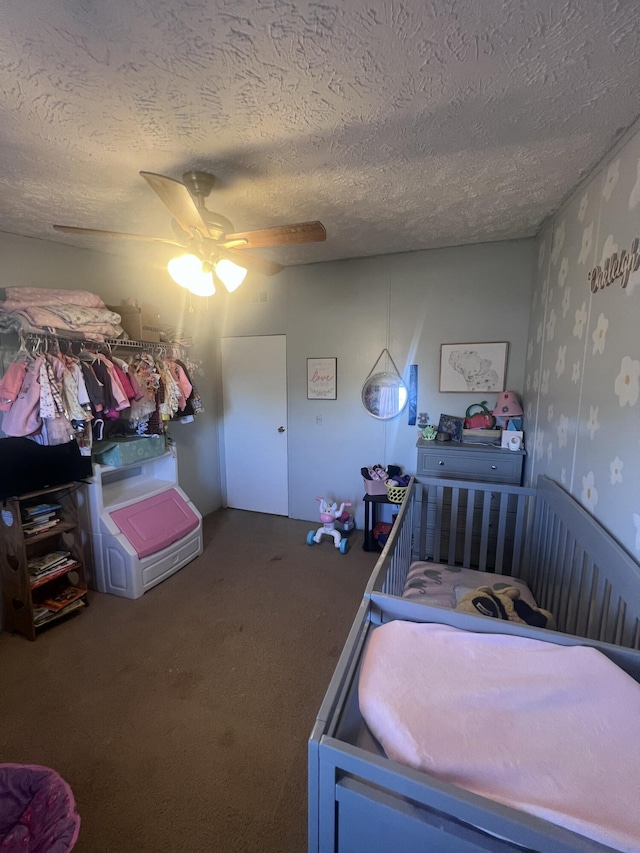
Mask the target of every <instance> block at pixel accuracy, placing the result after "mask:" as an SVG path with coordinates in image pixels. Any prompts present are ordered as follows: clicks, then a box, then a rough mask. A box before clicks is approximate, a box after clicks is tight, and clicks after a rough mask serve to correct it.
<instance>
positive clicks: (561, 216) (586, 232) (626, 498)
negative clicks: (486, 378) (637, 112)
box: [524, 125, 640, 558]
mask: <svg viewBox="0 0 640 853" xmlns="http://www.w3.org/2000/svg"><path fill="white" fill-rule="evenodd" d="M636 238H640V130H639V129H638V125H636V127H635V132H634V130H632V131H631V132H630V133H629V134H628V135H627V136H626V138H625V139H624V140H622V141H621V143H620V144H619V145H618V146H616V148H615V149H614V150H613V151H612V152H611V154H610V155H609V156H608V157H607V158H606V159H605V160H604V161H603V163H602V164H601V165H600V166H599V167H598V168H597V169H596V171H595V172H594V173H593V174H592V175H591V176H590V178H589V179H588V181H586V182H585V183H584V184H583V185H582V186H581V187H580V188H579V189H578V190H577V191H576V192H575V193H574V194H573V196H572V197H571V198H570V199H569V200H568V201H567V203H566V204H565V205H564V206H563V207H562V208H561V210H560V211H559V212H558V213H557V214H556V216H554V217H553V219H552V220H550V221H549V222H547V223H546V226H545V227H544V228H543V229H542V231H541V234H540V236H539V239H538V246H537V250H536V258H537V264H536V267H537V269H536V275H535V288H534V292H533V299H532V310H531V327H530V332H529V343H528V348H527V367H526V380H525V400H524V402H525V410H526V425H527V429H528V432H529V435H530V441H529V447H530V450H531V451H532V452H531V453H530V455H529V457H528V459H527V467H526V471H527V477H528V479H529V480H530V481H535V479H536V478H537V476H538V475H539V474H545V475H547V476H549V477H551V478H552V479H554V480H556V481H557V482H560V483H561V484H562V485H563V486H565V488H567V489H568V490H569V491H570V492H571V494H573V495H574V497H575V498H576V499H577V500H579V501H581V503H582V504H583V505H584V506H585V507H586V508H587V509H588V510H589V511H590V512H592V513H593V514H594V515H595V517H596V518H597V519H598V520H599V521H600V522H601V523H602V524H603V525H604V526H605V527H606V528H607V529H608V530H609V531H610V532H611V533H612V534H613V535H614V536H615V537H616V538H617V539H618V540H619V541H620V542H621V544H622V545H624V546H625V547H626V548H627V549H628V550H629V551H630V553H632V554H634V555H635V556H636V558H638V557H639V556H640V493H639V491H638V483H639V482H640V448H639V446H638V443H639V439H640V430H639V420H638V417H639V415H640V335H639V334H638V327H639V321H640V270H638V271H636V272H635V273H633V274H632V275H631V277H630V279H629V283H628V285H627V287H626V288H621V287H620V279H618V281H616V282H614V283H613V284H611V285H610V286H609V287H606V288H605V289H603V290H600V291H599V292H597V293H592V292H591V288H590V283H589V280H588V277H587V276H588V273H589V272H590V271H591V269H592V268H593V267H594V266H596V265H601V264H602V262H603V261H604V259H606V258H608V257H610V256H611V255H612V253H613V252H616V251H617V252H618V254H619V253H620V252H621V251H623V250H624V251H627V252H629V250H630V248H631V244H632V242H633V240H634V239H636Z"/></svg>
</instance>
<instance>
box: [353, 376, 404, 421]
mask: <svg viewBox="0 0 640 853" xmlns="http://www.w3.org/2000/svg"><path fill="white" fill-rule="evenodd" d="M408 399H409V390H408V388H407V386H406V384H405V383H404V381H403V379H402V377H401V376H399V375H398V374H397V373H374V374H373V376H369V377H367V380H366V382H365V383H364V385H363V386H362V405H363V406H364V407H365V409H366V410H367V411H368V412H369V414H370V415H372V416H373V417H374V418H380V420H387V419H388V418H395V417H396V415H399V414H400V412H401V411H402V410H403V409H404V407H405V406H406V405H407V400H408Z"/></svg>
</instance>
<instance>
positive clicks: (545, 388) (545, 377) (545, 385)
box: [540, 370, 551, 394]
mask: <svg viewBox="0 0 640 853" xmlns="http://www.w3.org/2000/svg"><path fill="white" fill-rule="evenodd" d="M550 373H551V371H550V370H543V371H542V380H541V382H540V393H541V394H548V393H549V374H550Z"/></svg>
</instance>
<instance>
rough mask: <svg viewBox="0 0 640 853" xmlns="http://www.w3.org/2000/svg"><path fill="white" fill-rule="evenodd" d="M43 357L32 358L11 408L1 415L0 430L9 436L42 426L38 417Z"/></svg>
mask: <svg viewBox="0 0 640 853" xmlns="http://www.w3.org/2000/svg"><path fill="white" fill-rule="evenodd" d="M42 362H43V358H42V357H41V356H39V357H38V358H35V359H33V361H31V362H30V363H29V364H28V366H27V371H26V373H25V375H24V379H23V380H22V385H21V386H20V392H19V393H18V396H17V398H16V399H15V400H14V401H13V403H12V405H11V408H10V409H9V411H8V412H5V413H4V415H3V417H2V431H3V432H4V433H5V434H6V435H9V436H14V437H18V436H27V435H32V434H33V433H36V432H38V431H39V430H40V428H41V427H42V419H41V417H40V368H41V367H42Z"/></svg>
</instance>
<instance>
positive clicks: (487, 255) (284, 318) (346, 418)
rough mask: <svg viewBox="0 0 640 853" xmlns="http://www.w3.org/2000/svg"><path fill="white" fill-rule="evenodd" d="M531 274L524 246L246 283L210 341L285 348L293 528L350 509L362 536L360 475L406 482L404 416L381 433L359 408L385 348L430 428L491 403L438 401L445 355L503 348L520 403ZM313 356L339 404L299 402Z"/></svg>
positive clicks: (486, 247) (389, 260) (417, 255)
mask: <svg viewBox="0 0 640 853" xmlns="http://www.w3.org/2000/svg"><path fill="white" fill-rule="evenodd" d="M532 267H533V241H531V240H522V241H511V242H503V243H487V244H482V245H476V246H465V247H457V248H451V249H439V250H436V251H429V252H413V253H407V254H399V255H386V256H383V257H379V258H368V259H364V260H349V261H341V262H334V263H324V264H314V265H309V266H301V267H295V268H290V269H288V270H286V271H285V272H283V273H282V274H281V275H279V276H278V277H277V278H274V279H270V280H263V281H260V282H256V283H254V284H253V285H252V284H251V283H249V282H248V283H247V286H246V289H245V290H244V294H243V296H242V301H241V300H240V299H237V300H235V301H234V299H233V296H238V297H240V294H241V292H242V291H238V292H237V294H234V295H233V296H232V297H229V299H227V300H226V303H225V306H224V308H223V309H221V311H220V312H216V316H217V321H216V329H217V333H218V334H222V335H231V336H233V335H253V334H286V336H287V364H288V397H289V423H288V432H289V444H288V447H289V492H290V515H291V516H292V517H294V518H302V519H308V520H311V521H316V520H317V503H316V500H315V497H316V495H325V496H331V497H335V498H336V499H338V500H350V501H353V502H354V504H355V505H356V507H357V521H358V522H359V523H360V524H361V523H362V494H363V487H362V479H361V476H360V468H361V467H362V466H366V465H371V464H375V463H378V462H381V463H384V464H399V465H401V466H403V468H404V469H405V470H406V471H408V472H413V471H414V470H415V464H416V448H415V443H416V440H417V437H418V430H417V427H415V426H409V425H408V423H407V411H405V412H404V413H402V414H401V415H400V416H399V417H398V418H395V419H393V420H391V421H386V422H383V421H379V420H376V419H375V418H372V417H371V416H370V415H368V414H367V413H366V412H365V410H364V409H363V407H362V404H361V398H360V393H361V388H362V384H363V382H364V381H365V379H366V378H367V376H368V374H369V372H370V371H371V369H372V368H373V366H374V363H375V361H376V359H377V358H378V356H379V355H380V353H381V352H382V350H383V349H384V348H385V347H386V348H388V349H389V351H390V352H391V355H392V357H393V359H394V361H395V363H396V365H397V366H398V369H399V370H400V371H401V372H402V373H404V374H405V375H406V373H407V372H408V365H410V364H417V365H418V375H419V389H418V390H419V393H418V411H427V412H428V413H429V416H430V419H431V420H432V422H435V423H436V424H437V422H438V419H439V417H440V414H441V413H446V414H457V415H464V413H465V410H466V408H467V407H468V406H469V405H470V404H471V403H475V402H479V401H480V400H483V399H487V396H489V404H490V406H493V404H494V403H495V395H494V397H493V398H491V396H490V395H487V394H484V395H483V394H440V393H439V391H438V387H439V358H440V345H441V344H443V343H456V342H463V343H464V342H469V343H471V342H477V341H501V340H505V341H508V342H509V360H508V370H507V385H508V387H509V388H513V389H514V390H516V391H518V392H521V391H522V388H523V381H524V362H525V350H526V343H525V342H526V334H527V328H528V323H529V303H530V299H531V276H532ZM244 287H245V286H244V285H243V289H244ZM260 294H263V296H262V299H263V300H265V299H266V301H260V299H259V298H260ZM252 300H254V301H252ZM314 356H335V357H337V359H338V395H337V400H334V401H317V400H307V391H306V359H307V358H309V357H314ZM383 366H384V363H381V364H380V365H379V367H378V369H380V368H381V367H383ZM318 418H321V423H318V422H317V419H318Z"/></svg>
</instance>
